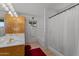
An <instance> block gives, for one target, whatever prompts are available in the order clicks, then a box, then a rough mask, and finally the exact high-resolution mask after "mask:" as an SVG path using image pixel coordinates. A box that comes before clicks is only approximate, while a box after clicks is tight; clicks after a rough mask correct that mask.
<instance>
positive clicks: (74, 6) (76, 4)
mask: <svg viewBox="0 0 79 59" xmlns="http://www.w3.org/2000/svg"><path fill="white" fill-rule="evenodd" d="M78 5H79V3H77V4H76V5H73V6H71V7H69V8H67V9H65V10H63V11H61V12H59V13H57V14H55V15H53V16H50V17H49V19H50V18H52V17H54V16H57V15H59V14H61V13H63V12H65V11H67V10H69V9H72V8H74V7H76V6H78Z"/></svg>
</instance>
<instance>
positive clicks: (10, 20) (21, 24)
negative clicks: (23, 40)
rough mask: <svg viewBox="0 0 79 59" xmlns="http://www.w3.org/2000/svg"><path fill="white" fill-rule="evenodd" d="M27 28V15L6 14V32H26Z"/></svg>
mask: <svg viewBox="0 0 79 59" xmlns="http://www.w3.org/2000/svg"><path fill="white" fill-rule="evenodd" d="M24 30H25V17H24V16H18V17H11V16H10V15H8V14H6V15H5V32H6V33H9V34H11V33H24Z"/></svg>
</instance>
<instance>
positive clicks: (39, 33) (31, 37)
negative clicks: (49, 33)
mask: <svg viewBox="0 0 79 59" xmlns="http://www.w3.org/2000/svg"><path fill="white" fill-rule="evenodd" d="M31 17H32V16H28V15H27V16H26V18H27V21H26V23H27V24H26V25H27V26H26V28H27V29H26V38H27V39H26V42H36V41H38V42H39V43H40V44H41V45H43V46H44V42H45V41H44V39H45V37H44V18H43V17H35V20H37V26H36V27H32V26H31V25H30V24H29V20H30V19H31Z"/></svg>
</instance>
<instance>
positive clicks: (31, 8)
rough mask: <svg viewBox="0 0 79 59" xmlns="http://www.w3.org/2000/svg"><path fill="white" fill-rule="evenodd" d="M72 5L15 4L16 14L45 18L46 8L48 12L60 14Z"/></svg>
mask: <svg viewBox="0 0 79 59" xmlns="http://www.w3.org/2000/svg"><path fill="white" fill-rule="evenodd" d="M69 5H72V3H14V4H13V6H14V8H15V10H16V12H17V13H18V14H19V15H21V14H24V15H34V16H43V14H44V8H45V9H46V11H48V12H49V11H51V10H52V11H54V12H56V13H57V12H59V10H61V9H63V8H66V7H68V6H69Z"/></svg>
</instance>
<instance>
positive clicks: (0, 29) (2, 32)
mask: <svg viewBox="0 0 79 59" xmlns="http://www.w3.org/2000/svg"><path fill="white" fill-rule="evenodd" d="M4 35H5V26H4V19H0V37H1V36H4Z"/></svg>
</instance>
